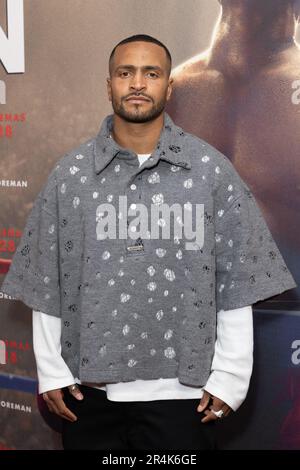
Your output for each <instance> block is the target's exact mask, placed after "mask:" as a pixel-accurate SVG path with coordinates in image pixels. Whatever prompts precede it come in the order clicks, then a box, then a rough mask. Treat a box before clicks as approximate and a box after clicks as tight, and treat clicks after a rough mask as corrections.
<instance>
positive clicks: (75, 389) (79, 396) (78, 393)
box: [68, 384, 83, 400]
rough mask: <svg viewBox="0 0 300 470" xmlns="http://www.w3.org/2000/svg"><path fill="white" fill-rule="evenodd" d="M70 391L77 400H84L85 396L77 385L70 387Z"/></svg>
mask: <svg viewBox="0 0 300 470" xmlns="http://www.w3.org/2000/svg"><path fill="white" fill-rule="evenodd" d="M68 390H69V392H70V393H71V395H73V397H74V398H76V400H83V395H82V393H81V391H80V388H79V387H78V385H77V384H73V385H70V386H69V387H68Z"/></svg>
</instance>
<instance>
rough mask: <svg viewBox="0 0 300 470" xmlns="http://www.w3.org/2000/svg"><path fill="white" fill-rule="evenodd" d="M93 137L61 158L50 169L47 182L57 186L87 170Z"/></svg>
mask: <svg viewBox="0 0 300 470" xmlns="http://www.w3.org/2000/svg"><path fill="white" fill-rule="evenodd" d="M94 146H95V137H93V138H90V139H88V140H86V141H84V142H83V143H81V144H80V145H78V146H77V147H75V148H72V149H71V150H69V151H68V152H67V153H65V154H64V155H63V156H61V157H60V158H59V159H58V160H57V162H56V164H55V166H54V167H53V168H52V170H51V172H50V174H49V178H48V181H49V182H52V184H54V183H56V184H59V183H60V182H62V181H66V180H68V179H70V178H71V177H72V176H74V175H76V174H77V173H78V172H80V171H82V170H88V169H89V168H90V167H91V165H92V157H93V155H94Z"/></svg>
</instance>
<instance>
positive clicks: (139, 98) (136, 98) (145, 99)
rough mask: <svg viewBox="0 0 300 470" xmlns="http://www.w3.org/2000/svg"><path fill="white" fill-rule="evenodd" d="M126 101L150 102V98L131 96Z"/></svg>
mask: <svg viewBox="0 0 300 470" xmlns="http://www.w3.org/2000/svg"><path fill="white" fill-rule="evenodd" d="M126 101H150V100H149V99H148V98H145V97H143V96H130V97H129V98H127V99H126Z"/></svg>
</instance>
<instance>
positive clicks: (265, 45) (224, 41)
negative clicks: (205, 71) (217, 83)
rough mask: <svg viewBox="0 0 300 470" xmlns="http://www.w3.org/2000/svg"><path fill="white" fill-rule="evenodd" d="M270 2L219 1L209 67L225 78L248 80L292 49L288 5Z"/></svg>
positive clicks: (292, 22)
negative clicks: (240, 77)
mask: <svg viewBox="0 0 300 470" xmlns="http://www.w3.org/2000/svg"><path fill="white" fill-rule="evenodd" d="M272 2H273V0H272ZM272 2H271V1H269V0H266V1H265V2H258V1H256V0H254V1H251V2H250V1H247V0H246V1H240V0H235V1H234V0H232V1H230V2H228V0H223V5H222V14H221V16H220V20H219V22H218V24H217V26H216V30H215V35H214V40H213V44H212V47H211V50H210V57H209V65H210V66H212V67H214V68H216V69H218V70H221V71H222V72H224V73H225V74H228V75H232V76H244V75H246V76H249V74H251V73H253V72H255V71H257V69H259V68H261V67H263V66H265V65H267V64H270V63H272V62H278V61H279V60H280V57H281V56H283V55H284V54H285V53H287V50H288V49H290V47H291V46H293V47H295V48H296V45H295V42H294V38H293V36H294V33H295V27H296V24H295V18H294V13H293V8H292V5H291V4H283V2H276V0H275V3H272Z"/></svg>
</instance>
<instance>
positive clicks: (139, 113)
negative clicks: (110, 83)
mask: <svg viewBox="0 0 300 470" xmlns="http://www.w3.org/2000/svg"><path fill="white" fill-rule="evenodd" d="M166 102H167V99H166V97H163V98H162V99H161V100H160V101H158V102H157V103H153V102H152V103H153V104H152V106H151V108H150V109H148V110H147V111H143V110H142V109H141V106H140V105H138V104H136V105H134V109H133V110H132V111H128V110H126V109H125V107H124V104H123V103H124V99H121V101H120V102H117V101H116V100H115V99H114V97H113V96H112V108H113V110H114V112H115V114H116V115H117V116H119V117H120V118H122V119H124V121H127V122H135V123H144V122H149V121H153V120H154V119H156V118H157V117H158V116H160V115H161V113H162V112H163V110H164V109H165V106H166Z"/></svg>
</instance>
